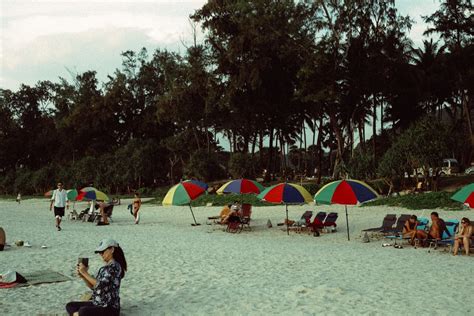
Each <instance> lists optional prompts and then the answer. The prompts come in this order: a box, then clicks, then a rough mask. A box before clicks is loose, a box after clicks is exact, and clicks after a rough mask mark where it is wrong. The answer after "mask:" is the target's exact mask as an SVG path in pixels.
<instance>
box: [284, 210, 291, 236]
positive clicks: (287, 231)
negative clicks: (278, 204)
mask: <svg viewBox="0 0 474 316" xmlns="http://www.w3.org/2000/svg"><path fill="white" fill-rule="evenodd" d="M285 206H286V234H287V235H290V228H289V227H288V204H285Z"/></svg>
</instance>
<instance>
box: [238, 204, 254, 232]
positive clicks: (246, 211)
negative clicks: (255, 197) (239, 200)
mask: <svg viewBox="0 0 474 316" xmlns="http://www.w3.org/2000/svg"><path fill="white" fill-rule="evenodd" d="M241 214H242V215H241V216H240V223H241V226H242V229H244V226H247V228H248V229H250V217H251V215H252V204H248V203H244V204H242V209H241Z"/></svg>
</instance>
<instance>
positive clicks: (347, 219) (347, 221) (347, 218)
mask: <svg viewBox="0 0 474 316" xmlns="http://www.w3.org/2000/svg"><path fill="white" fill-rule="evenodd" d="M344 207H345V208H346V225H347V240H351V239H350V237H349V216H348V215H347V205H344Z"/></svg>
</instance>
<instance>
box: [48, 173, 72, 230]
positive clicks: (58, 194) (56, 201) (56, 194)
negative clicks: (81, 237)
mask: <svg viewBox="0 0 474 316" xmlns="http://www.w3.org/2000/svg"><path fill="white" fill-rule="evenodd" d="M53 205H54V217H55V220H56V228H57V229H58V231H60V230H61V220H62V217H63V216H64V208H65V207H67V208H68V209H69V199H68V198H67V192H66V190H64V189H63V184H62V183H61V182H59V183H58V189H57V190H54V191H53V195H52V196H51V204H50V205H49V210H50V211H52V210H53Z"/></svg>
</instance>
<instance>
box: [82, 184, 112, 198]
mask: <svg viewBox="0 0 474 316" xmlns="http://www.w3.org/2000/svg"><path fill="white" fill-rule="evenodd" d="M76 199H77V200H78V201H84V200H86V201H97V200H100V201H108V200H110V199H109V197H108V196H107V194H105V193H104V192H102V191H99V190H97V189H96V188H94V187H85V188H82V189H80V190H79V192H78V195H77V198H76Z"/></svg>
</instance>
